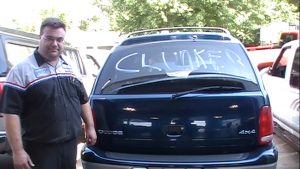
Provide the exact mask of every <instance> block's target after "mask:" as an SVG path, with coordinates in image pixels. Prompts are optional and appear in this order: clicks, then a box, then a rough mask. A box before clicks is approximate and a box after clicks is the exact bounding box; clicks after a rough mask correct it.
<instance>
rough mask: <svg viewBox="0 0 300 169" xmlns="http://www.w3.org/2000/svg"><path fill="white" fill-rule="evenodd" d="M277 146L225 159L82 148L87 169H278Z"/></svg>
mask: <svg viewBox="0 0 300 169" xmlns="http://www.w3.org/2000/svg"><path fill="white" fill-rule="evenodd" d="M277 159H278V151H277V149H276V147H275V146H274V145H270V146H268V147H264V148H261V149H258V150H256V151H253V152H248V153H239V154H226V155H141V154H124V153H114V152H103V151H100V150H98V149H95V148H94V147H91V148H88V147H83V150H82V153H81V160H82V166H83V168H84V169H169V168H180V169H187V168H188V169H206V168H210V169H211V168H214V169H246V168H247V169H254V168H257V169H276V165H277Z"/></svg>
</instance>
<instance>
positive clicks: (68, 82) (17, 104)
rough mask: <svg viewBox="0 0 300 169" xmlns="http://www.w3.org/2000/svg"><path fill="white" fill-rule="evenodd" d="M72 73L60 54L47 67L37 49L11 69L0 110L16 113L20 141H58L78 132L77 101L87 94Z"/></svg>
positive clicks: (83, 100)
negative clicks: (19, 127) (19, 123)
mask: <svg viewBox="0 0 300 169" xmlns="http://www.w3.org/2000/svg"><path fill="white" fill-rule="evenodd" d="M75 72H76V71H74V70H73V69H72V67H71V66H70V65H69V64H68V63H67V62H66V61H65V60H63V59H62V58H61V57H60V58H59V61H58V63H57V65H56V67H53V66H51V65H50V64H48V63H47V62H46V61H45V60H44V59H43V58H42V57H41V55H40V54H39V53H38V52H37V50H36V51H35V52H34V54H33V55H31V56H29V57H28V58H27V59H25V60H24V61H22V62H21V63H19V64H17V65H16V66H15V67H13V68H12V69H11V71H10V72H9V74H8V75H7V79H6V82H5V83H4V90H3V98H2V100H1V106H2V111H1V112H3V113H6V114H16V115H19V116H20V119H21V126H22V130H23V140H25V141H35V142H41V143H58V142H65V141H68V140H71V139H74V138H76V137H77V136H79V135H80V134H82V128H81V104H84V103H87V102H88V96H87V93H86V91H85V88H84V86H83V84H82V82H81V81H80V78H78V77H79V76H77V73H75Z"/></svg>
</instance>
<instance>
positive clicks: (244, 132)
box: [239, 129, 256, 135]
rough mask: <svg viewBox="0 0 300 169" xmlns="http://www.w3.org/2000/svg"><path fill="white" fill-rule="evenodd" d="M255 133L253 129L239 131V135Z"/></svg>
mask: <svg viewBox="0 0 300 169" xmlns="http://www.w3.org/2000/svg"><path fill="white" fill-rule="evenodd" d="M255 133H256V132H255V130H254V129H252V130H241V131H239V134H243V135H244V134H255Z"/></svg>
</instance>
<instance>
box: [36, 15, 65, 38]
mask: <svg viewBox="0 0 300 169" xmlns="http://www.w3.org/2000/svg"><path fill="white" fill-rule="evenodd" d="M45 27H51V28H54V29H57V28H63V29H64V30H65V31H66V24H65V23H64V22H63V21H62V20H60V19H58V18H46V19H45V20H44V21H43V22H42V25H41V27H40V35H42V34H43V31H44V28H45Z"/></svg>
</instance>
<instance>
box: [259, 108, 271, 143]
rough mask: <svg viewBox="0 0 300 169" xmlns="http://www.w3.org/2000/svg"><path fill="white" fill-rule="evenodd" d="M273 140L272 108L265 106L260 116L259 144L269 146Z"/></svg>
mask: <svg viewBox="0 0 300 169" xmlns="http://www.w3.org/2000/svg"><path fill="white" fill-rule="evenodd" d="M272 139H273V115H272V111H271V107H270V106H264V107H262V108H261V109H260V114H259V144H261V145H264V144H268V143H270V142H271V141H272Z"/></svg>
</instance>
